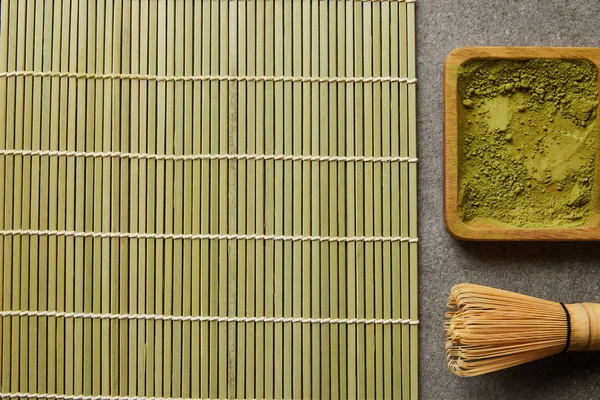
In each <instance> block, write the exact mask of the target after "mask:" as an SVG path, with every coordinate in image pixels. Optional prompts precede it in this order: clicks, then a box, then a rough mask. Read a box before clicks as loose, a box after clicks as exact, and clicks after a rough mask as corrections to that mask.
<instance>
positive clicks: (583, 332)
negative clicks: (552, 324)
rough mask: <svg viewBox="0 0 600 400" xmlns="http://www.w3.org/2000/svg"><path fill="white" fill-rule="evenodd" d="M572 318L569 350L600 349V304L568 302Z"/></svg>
mask: <svg viewBox="0 0 600 400" xmlns="http://www.w3.org/2000/svg"><path fill="white" fill-rule="evenodd" d="M566 307H567V310H568V311H569V314H570V319H571V344H570V346H569V349H568V351H600V304H596V303H575V304H567V305H566Z"/></svg>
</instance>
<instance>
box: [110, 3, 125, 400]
mask: <svg viewBox="0 0 600 400" xmlns="http://www.w3.org/2000/svg"><path fill="white" fill-rule="evenodd" d="M112 11H113V13H112V17H113V18H112V28H113V33H112V45H113V47H112V65H111V71H112V72H120V71H121V14H122V4H121V1H120V0H114V2H113V10H112ZM111 117H112V118H111V133H110V136H109V137H110V143H111V145H110V146H111V150H116V149H120V147H121V143H120V137H119V135H116V134H113V132H121V82H120V81H113V82H112V102H111ZM111 164H112V165H111V191H110V192H111V197H110V203H111V206H110V211H111V220H110V228H111V230H115V229H120V215H119V214H120V188H121V185H120V184H119V182H120V167H121V164H120V161H119V160H112V163H111ZM120 245H121V243H120V240H118V239H112V240H111V243H110V265H111V279H110V280H111V283H110V289H111V290H110V300H111V301H110V311H111V313H119V312H120V307H121V305H120V302H119V295H120V294H121V290H120V272H121V271H120V268H119V267H120V248H121V246H120ZM122 326H124V324H122V323H121V321H111V326H110V335H111V338H110V341H111V348H110V353H111V354H110V360H111V367H110V371H111V388H110V389H111V395H113V396H116V395H120V394H122V392H121V390H122V387H121V381H122V379H121V378H122V376H121V374H122V373H125V371H124V368H122V367H123V365H122V361H121V358H122V356H121V352H120V351H119V348H120V345H121V344H122V342H121V338H120V333H122ZM125 367H126V366H125ZM125 369H126V368H125ZM121 371H123V372H122V373H120V372H121Z"/></svg>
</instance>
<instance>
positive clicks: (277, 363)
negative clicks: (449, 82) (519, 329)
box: [0, 0, 418, 399]
mask: <svg viewBox="0 0 600 400" xmlns="http://www.w3.org/2000/svg"><path fill="white" fill-rule="evenodd" d="M0 12H1V18H0V207H1V210H0V260H2V271H1V272H2V273H1V274H0V288H1V292H2V295H1V296H0V297H1V298H0V310H2V311H0V392H1V393H0V397H29V398H59V399H60V398H68V399H92V397H93V396H102V397H103V398H113V399H119V398H124V397H126V396H132V397H141V398H154V397H161V398H227V397H228V398H233V397H237V398H292V397H295V398H360V399H364V398H402V399H416V398H417V397H418V385H417V375H418V370H417V360H418V351H417V339H418V331H417V329H418V310H417V190H416V189H417V165H416V161H417V160H416V122H415V119H416V109H415V107H416V96H415V82H416V79H414V78H415V26H414V21H415V4H414V2H412V1H396V0H377V1H376V0H372V1H368V0H367V1H361V0H246V1H243V0H229V1H227V0H196V1H193V0H173V1H151V0H138V1H128V0H45V1H44V0H29V1H18V0H10V1H8V0H4V1H2V2H1V10H0ZM2 71H5V72H2Z"/></svg>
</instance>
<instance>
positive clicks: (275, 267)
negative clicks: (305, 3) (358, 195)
mask: <svg viewBox="0 0 600 400" xmlns="http://www.w3.org/2000/svg"><path fill="white" fill-rule="evenodd" d="M272 3H274V10H273V12H274V14H273V18H274V20H273V22H274V23H273V28H272V29H273V35H274V36H273V39H274V41H273V42H274V48H273V53H272V54H271V57H272V58H273V61H272V66H273V68H274V69H273V70H272V71H273V72H274V75H283V74H284V68H285V66H284V45H285V43H284V40H285V38H284V35H285V29H284V25H283V23H284V21H283V18H284V15H283V0H275V1H273V2H272ZM283 85H284V83H283V82H275V83H274V84H273V86H274V101H273V102H272V103H271V104H272V107H268V108H267V109H268V110H274V112H275V118H274V123H275V126H274V131H273V132H272V135H273V136H272V141H273V143H272V146H273V147H271V148H270V149H271V150H272V151H273V153H272V154H282V153H283V151H284V146H285V145H284V141H285V140H286V133H287V132H286V131H285V125H284V116H283V114H284V112H285V107H286V104H285V103H284V102H285V99H284V87H283ZM288 143H289V141H288ZM271 165H272V166H273V168H274V171H273V172H272V173H273V175H272V176H273V178H274V181H272V182H273V185H274V186H273V187H269V193H272V196H273V200H274V201H273V203H272V204H273V206H274V207H273V208H270V209H269V210H272V212H273V217H272V220H271V223H272V224H273V225H272V227H273V232H274V233H275V234H276V235H282V234H283V229H284V218H283V216H284V214H285V209H284V199H283V196H284V185H285V182H284V162H283V161H282V160H278V161H275V162H273V163H272V164H271ZM269 173H271V170H270V169H269V170H268V172H267V174H269ZM267 177H269V175H267ZM273 248H274V249H273V251H274V258H273V259H272V263H273V264H272V266H271V268H272V274H273V287H272V290H273V292H272V295H268V298H269V299H270V300H271V301H273V308H272V310H271V313H272V314H271V315H274V316H276V317H282V316H283V312H284V304H283V302H284V294H283V290H284V287H283V264H284V263H286V261H287V260H286V259H285V258H284V246H283V242H281V241H278V242H275V243H274V244H273ZM286 265H289V264H287V263H286ZM267 279H269V278H268V277H267ZM269 286H270V285H268V286H267V287H269ZM269 328H270V330H269V331H268V333H269V334H271V335H273V336H272V338H271V339H272V340H273V359H274V360H273V366H272V368H273V372H272V374H273V375H272V379H273V386H274V390H273V393H272V394H271V396H274V398H278V399H280V398H283V386H284V379H285V378H284V375H285V371H284V360H283V357H284V352H283V351H284V344H283V342H284V340H285V337H284V336H283V334H284V332H283V325H282V324H272V325H271V324H270V326H269Z"/></svg>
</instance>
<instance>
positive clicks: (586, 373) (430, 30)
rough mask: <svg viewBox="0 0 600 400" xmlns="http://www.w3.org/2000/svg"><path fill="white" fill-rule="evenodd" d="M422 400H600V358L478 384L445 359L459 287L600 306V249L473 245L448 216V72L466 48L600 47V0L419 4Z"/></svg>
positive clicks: (540, 364)
mask: <svg viewBox="0 0 600 400" xmlns="http://www.w3.org/2000/svg"><path fill="white" fill-rule="evenodd" d="M416 7H417V55H418V60H417V62H418V63H417V67H418V79H419V83H418V84H417V85H418V110H419V111H418V113H419V114H418V116H419V121H418V123H419V125H418V129H419V159H420V160H421V162H420V164H419V168H420V170H419V171H420V172H419V173H420V182H419V196H420V197H419V199H420V200H419V203H420V212H419V214H420V221H419V224H420V227H419V229H420V235H419V236H420V240H421V241H420V277H419V279H420V282H419V285H420V286H419V287H420V320H421V328H420V329H421V331H420V332H421V334H420V338H421V344H420V346H421V347H420V356H421V359H420V391H421V399H424V400H426V399H436V400H438V399H442V400H443V399H600V354H594V353H589V354H575V353H569V354H565V355H562V356H556V357H552V358H550V359H546V360H542V361H537V362H535V363H532V364H529V365H526V366H520V367H516V368H513V369H511V370H507V371H503V372H499V373H495V374H491V375H488V376H483V377H478V378H470V379H464V378H457V377H455V376H454V375H452V374H451V373H450V372H448V371H447V369H446V366H445V358H444V334H443V313H444V309H445V307H444V306H445V302H446V298H447V295H448V292H449V289H450V287H451V286H452V285H454V284H456V283H460V282H472V283H479V284H484V285H490V286H496V287H500V288H504V289H508V290H512V291H519V292H522V293H526V294H530V295H533V296H538V297H544V298H548V299H552V300H557V301H564V302H576V301H598V302H600V290H599V289H600V268H599V266H600V243H465V242H458V241H456V240H454V239H452V238H451V237H450V236H449V235H448V234H447V233H446V231H445V229H444V225H443V217H442V211H443V210H442V66H443V62H444V59H445V57H446V55H447V54H448V53H449V52H450V51H451V50H452V49H454V48H456V47H461V46H484V45H487V46H490V45H506V46H584V47H600V1H598V0H417V5H416Z"/></svg>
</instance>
